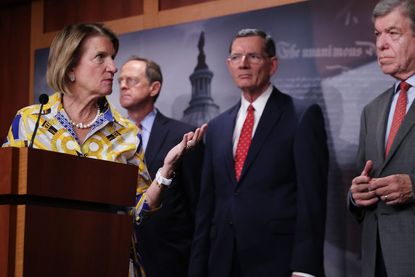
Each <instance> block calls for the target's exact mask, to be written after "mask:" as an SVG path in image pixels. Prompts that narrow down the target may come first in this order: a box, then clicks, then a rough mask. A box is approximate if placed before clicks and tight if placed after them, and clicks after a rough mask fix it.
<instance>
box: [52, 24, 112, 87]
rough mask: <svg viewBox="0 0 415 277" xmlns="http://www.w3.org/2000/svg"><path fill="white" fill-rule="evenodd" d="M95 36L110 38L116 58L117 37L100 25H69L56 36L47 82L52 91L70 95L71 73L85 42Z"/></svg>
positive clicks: (53, 42)
mask: <svg viewBox="0 0 415 277" xmlns="http://www.w3.org/2000/svg"><path fill="white" fill-rule="evenodd" d="M94 36H105V37H108V38H109V40H110V41H111V42H112V45H113V47H114V50H115V53H114V56H115V55H116V54H117V52H118V46H119V41H118V38H117V36H116V35H115V34H114V32H113V31H111V30H110V29H109V28H107V27H105V26H104V25H103V24H100V23H82V24H72V25H68V26H66V27H65V28H64V29H63V30H62V31H60V32H59V33H58V34H57V35H56V36H55V38H54V39H53V41H52V44H51V46H50V50H49V58H48V67H47V71H46V82H47V84H48V85H49V86H50V87H51V88H52V89H54V90H55V91H59V92H62V93H68V94H70V91H69V84H70V83H71V81H70V79H69V71H70V70H71V69H72V68H73V67H75V66H76V65H77V64H78V62H79V59H80V57H81V55H82V53H83V49H82V47H83V44H84V42H85V40H86V39H88V38H90V37H94Z"/></svg>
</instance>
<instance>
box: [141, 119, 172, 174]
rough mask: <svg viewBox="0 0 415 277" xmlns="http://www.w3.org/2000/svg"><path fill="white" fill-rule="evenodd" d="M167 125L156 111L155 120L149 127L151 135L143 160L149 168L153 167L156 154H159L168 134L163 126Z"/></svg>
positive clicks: (165, 120)
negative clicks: (144, 159)
mask: <svg viewBox="0 0 415 277" xmlns="http://www.w3.org/2000/svg"><path fill="white" fill-rule="evenodd" d="M166 124H167V119H166V117H165V116H164V115H162V114H161V113H160V112H159V111H157V115H156V118H155V119H154V123H153V126H152V127H151V133H150V137H149V140H148V144H147V148H146V152H145V158H146V163H147V166H148V168H149V170H150V168H152V167H153V162H154V160H155V158H156V155H157V153H159V151H160V149H161V147H162V146H163V142H164V141H165V138H166V136H167V134H168V132H169V130H168V128H165V127H164V125H166Z"/></svg>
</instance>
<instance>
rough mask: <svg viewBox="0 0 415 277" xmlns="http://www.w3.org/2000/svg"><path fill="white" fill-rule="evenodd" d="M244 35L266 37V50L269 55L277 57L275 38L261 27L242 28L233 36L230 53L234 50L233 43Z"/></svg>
mask: <svg viewBox="0 0 415 277" xmlns="http://www.w3.org/2000/svg"><path fill="white" fill-rule="evenodd" d="M242 37H261V38H263V39H264V50H265V53H267V55H268V57H275V56H276V51H275V42H274V39H273V38H272V37H271V36H270V35H269V34H267V33H266V32H265V31H262V30H259V29H242V30H240V31H239V32H238V33H236V35H235V36H234V37H233V39H232V41H231V44H230V45H229V54H230V53H231V52H232V44H233V42H234V41H235V39H237V38H242Z"/></svg>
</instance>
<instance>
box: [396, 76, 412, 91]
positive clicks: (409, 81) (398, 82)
mask: <svg viewBox="0 0 415 277" xmlns="http://www.w3.org/2000/svg"><path fill="white" fill-rule="evenodd" d="M405 82H407V83H408V84H410V85H411V88H413V87H415V75H412V76H411V77H409V78H408V79H406V80H405ZM400 83H401V81H400V80H399V81H396V82H395V90H394V91H395V93H398V91H399V89H400V88H399V85H400Z"/></svg>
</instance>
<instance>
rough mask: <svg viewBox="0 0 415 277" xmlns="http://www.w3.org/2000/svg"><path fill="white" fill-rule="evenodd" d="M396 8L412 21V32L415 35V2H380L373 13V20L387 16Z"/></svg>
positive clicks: (406, 0)
mask: <svg viewBox="0 0 415 277" xmlns="http://www.w3.org/2000/svg"><path fill="white" fill-rule="evenodd" d="M396 8H400V9H401V11H402V13H403V14H404V15H405V16H407V17H408V18H409V19H410V20H411V27H412V32H413V33H414V34H415V1H414V0H380V1H379V3H377V4H376V6H375V8H374V9H373V12H372V20H373V22H375V19H376V18H377V17H380V16H385V15H387V14H388V13H390V12H391V11H393V10H394V9H396Z"/></svg>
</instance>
